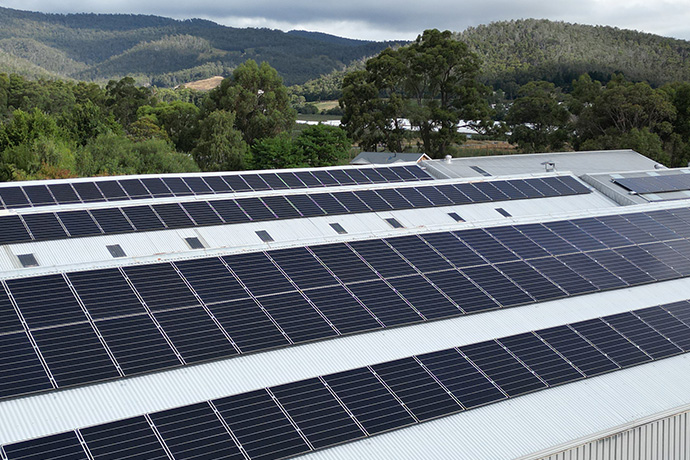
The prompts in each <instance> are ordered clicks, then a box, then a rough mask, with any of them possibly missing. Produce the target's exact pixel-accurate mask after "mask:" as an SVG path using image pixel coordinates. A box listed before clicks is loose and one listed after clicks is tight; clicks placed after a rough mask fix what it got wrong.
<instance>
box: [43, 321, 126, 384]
mask: <svg viewBox="0 0 690 460" xmlns="http://www.w3.org/2000/svg"><path fill="white" fill-rule="evenodd" d="M31 334H32V335H33V337H34V339H35V340H36V343H37V344H38V348H39V349H40V350H41V354H42V355H43V358H44V359H45V361H46V363H47V364H48V368H49V369H50V372H51V373H52V374H53V377H55V380H56V381H57V384H58V386H61V387H63V386H67V385H78V384H81V383H89V382H95V381H98V380H103V379H109V378H115V377H118V376H119V374H118V372H117V369H116V368H115V365H114V364H113V362H112V361H111V360H110V357H109V356H108V354H107V353H106V351H105V348H103V345H102V344H101V342H100V341H99V340H98V337H97V336H96V333H95V332H94V331H93V329H92V328H91V326H90V325H89V324H88V323H78V324H70V325H68V326H59V327H54V328H50V329H38V330H34V331H32V332H31Z"/></svg>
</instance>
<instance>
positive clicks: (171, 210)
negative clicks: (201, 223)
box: [151, 203, 194, 228]
mask: <svg viewBox="0 0 690 460" xmlns="http://www.w3.org/2000/svg"><path fill="white" fill-rule="evenodd" d="M151 207H152V208H153V210H154V211H156V214H158V217H160V218H161V219H162V220H163V222H164V223H165V226H166V227H168V228H184V227H193V226H194V222H192V219H190V218H189V216H188V215H187V213H186V212H184V209H182V207H181V206H180V205H179V203H164V204H154V205H153V206H151Z"/></svg>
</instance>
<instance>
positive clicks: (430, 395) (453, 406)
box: [371, 358, 462, 421]
mask: <svg viewBox="0 0 690 460" xmlns="http://www.w3.org/2000/svg"><path fill="white" fill-rule="evenodd" d="M371 367H372V369H374V372H376V373H377V374H378V375H379V377H381V379H383V381H384V382H385V383H386V385H388V387H389V388H390V389H391V390H393V393H395V394H396V395H397V396H398V398H400V400H401V401H402V402H403V403H405V406H407V408H408V409H409V410H410V411H411V412H412V413H413V414H414V415H415V417H416V418H417V420H419V421H426V420H430V419H432V418H436V417H442V416H444V415H448V414H452V413H454V412H459V411H461V410H462V407H461V406H460V405H459V404H458V403H457V402H455V400H454V399H453V398H452V397H451V396H450V395H449V394H448V393H447V392H446V390H444V389H443V388H442V387H441V385H439V384H438V383H437V382H436V380H434V378H433V377H432V376H431V375H429V373H428V372H427V371H425V370H424V369H423V368H422V366H420V365H419V363H417V361H415V360H414V358H404V359H399V360H396V361H390V362H387V363H382V364H376V365H374V366H371Z"/></svg>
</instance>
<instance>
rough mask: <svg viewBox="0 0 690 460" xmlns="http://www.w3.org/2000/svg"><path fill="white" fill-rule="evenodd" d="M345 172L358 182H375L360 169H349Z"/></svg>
mask: <svg viewBox="0 0 690 460" xmlns="http://www.w3.org/2000/svg"><path fill="white" fill-rule="evenodd" d="M345 173H346V174H347V175H348V176H350V177H351V178H352V179H353V180H354V181H355V183H357V184H371V183H372V182H373V181H372V180H371V179H369V177H367V176H365V175H364V174H363V173H362V171H360V170H359V169H353V168H351V169H347V170H346V171H345ZM382 179H383V178H382ZM378 182H381V181H378Z"/></svg>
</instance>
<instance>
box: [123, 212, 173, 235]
mask: <svg viewBox="0 0 690 460" xmlns="http://www.w3.org/2000/svg"><path fill="white" fill-rule="evenodd" d="M122 211H123V212H124V213H125V214H126V215H127V218H128V219H129V220H130V222H132V224H133V225H134V227H135V228H136V229H137V231H140V232H144V231H148V230H162V229H164V228H165V224H163V222H162V221H161V220H160V219H159V218H158V216H157V215H156V213H155V212H153V209H151V207H150V206H131V207H126V208H122Z"/></svg>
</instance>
